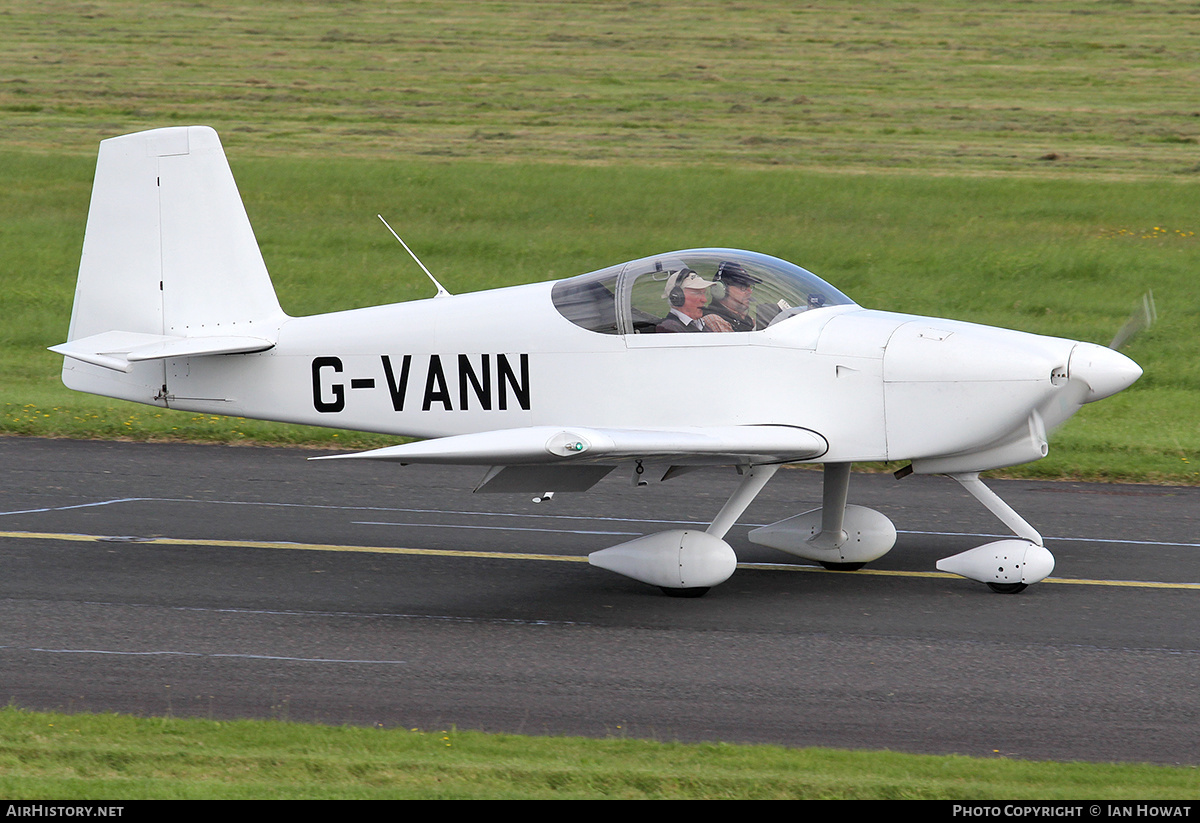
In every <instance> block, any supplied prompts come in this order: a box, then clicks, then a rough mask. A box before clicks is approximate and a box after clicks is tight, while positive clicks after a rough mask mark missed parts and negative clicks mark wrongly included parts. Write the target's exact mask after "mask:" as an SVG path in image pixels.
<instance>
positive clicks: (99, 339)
mask: <svg viewBox="0 0 1200 823" xmlns="http://www.w3.org/2000/svg"><path fill="white" fill-rule="evenodd" d="M274 345H275V343H274V342H272V341H270V340H267V339H265V338H261V337H232V336H223V337H176V336H173V335H166V334H145V333H142V332H131V331H109V332H101V333H100V334H93V335H92V336H90V337H84V338H82V339H80V340H72V341H70V342H69V343H60V344H59V345H57V346H51V347H50V351H52V352H57V353H58V354H61V355H64V356H66V357H70V358H72V359H74V360H81V361H83V362H84V363H91V364H92V365H95V366H103V367H104V368H106V369H113V370H114V371H119V372H128V371H129V369H130V367H131V365H132V364H133V363H137V362H140V361H143V360H167V359H175V358H182V357H206V356H208V355H214V354H251V353H253V352H260V351H266V350H267V349H270V348H272V347H273V346H274Z"/></svg>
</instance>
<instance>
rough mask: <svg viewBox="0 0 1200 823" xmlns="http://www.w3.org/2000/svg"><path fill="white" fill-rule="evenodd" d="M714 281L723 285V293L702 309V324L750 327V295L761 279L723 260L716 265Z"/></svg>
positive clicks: (739, 328) (727, 328) (717, 328)
mask: <svg viewBox="0 0 1200 823" xmlns="http://www.w3.org/2000/svg"><path fill="white" fill-rule="evenodd" d="M715 282H717V283H720V284H721V285H722V286H724V287H725V289H724V292H725V293H724V294H722V295H721V296H720V297H719V298H717V299H715V300H713V302H712V304H711V305H709V307H708V308H706V309H705V310H704V316H703V320H704V326H705V328H706V329H707V330H708V331H754V327H755V324H754V318H753V317H751V316H750V296H751V295H752V294H753V292H754V287H755V286H756V285H758V284H759V283H761V282H762V280H761V279H759V278H757V277H755V276H754V275H752V274H750V272H748V271H746V269H745V268H744V267H743V266H742V264H741V263H736V262H734V261H732V260H726V261H725V262H723V263H721V265H720V266H718V267H717V276H716V278H715ZM718 291H719V290H718Z"/></svg>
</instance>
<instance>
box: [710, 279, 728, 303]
mask: <svg viewBox="0 0 1200 823" xmlns="http://www.w3.org/2000/svg"><path fill="white" fill-rule="evenodd" d="M710 293H711V294H712V297H713V300H724V299H725V284H724V283H722V282H721V281H720V280H718V281H717V284H716V285H715V286H713V287H712V289H711V291H710Z"/></svg>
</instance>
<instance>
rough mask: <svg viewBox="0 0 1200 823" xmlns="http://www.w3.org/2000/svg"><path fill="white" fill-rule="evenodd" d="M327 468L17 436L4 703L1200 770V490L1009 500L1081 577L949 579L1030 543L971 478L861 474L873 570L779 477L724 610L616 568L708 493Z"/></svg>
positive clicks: (615, 478)
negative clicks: (606, 566) (885, 542)
mask: <svg viewBox="0 0 1200 823" xmlns="http://www.w3.org/2000/svg"><path fill="white" fill-rule="evenodd" d="M315 454H317V452H311V451H306V450H298V449H263V448H247V447H221V446H199V445H182V444H144V443H112V442H89V441H55V440H38V439H26V438H0V465H2V466H3V467H4V471H3V473H2V474H0V478H2V479H0V699H5V700H7V701H9V702H11V703H13V704H16V705H20V706H25V707H29V708H39V709H55V710H68V711H120V712H130V713H136V714H143V715H158V714H164V713H172V714H175V715H181V716H182V715H194V716H204V717H218V718H228V717H279V718H288V719H293V720H302V721H315V722H323V723H339V724H340V723H348V724H360V725H384V726H405V727H410V728H423V729H429V730H434V729H439V728H448V727H450V726H457V727H458V728H460V729H462V728H476V729H482V730H486V731H506V732H518V733H527V734H543V733H546V734H576V735H586V736H597V737H604V736H625V737H639V738H652V739H658V740H688V741H695V740H724V741H729V742H760V743H778V744H783V745H787V746H809V745H820V746H834V747H840V748H868V749H893V750H899V751H909V752H927V753H961V754H968V755H977V756H1007V757H1019V758H1034V759H1057V760H1090V761H1148V762H1160V763H1189V764H1197V763H1200V743H1198V741H1200V639H1198V635H1200V632H1198V628H1200V528H1197V522H1198V518H1197V515H1198V514H1200V489H1198V488H1185V487H1162V486H1133V485H1088V484H1078V483H1051V482H1036V481H989V483H990V485H991V486H992V487H993V488H994V489H995V490H996V491H997V492H998V493H999V494H1000V495H1001V496H1002V497H1004V499H1005V500H1006V501H1007V502H1008V503H1009V504H1010V505H1012V506H1013V507H1014V508H1015V509H1016V510H1017V511H1019V512H1021V514H1022V515H1023V516H1025V517H1026V519H1028V520H1029V521H1030V522H1031V523H1032V524H1033V525H1034V526H1035V527H1036V528H1038V529H1039V530H1040V531H1041V532H1042V534H1043V535H1044V536H1045V537H1046V538H1047V546H1048V548H1050V550H1051V551H1052V552H1053V553H1054V554H1055V557H1056V559H1057V567H1056V569H1055V572H1054V574H1053V575H1052V576H1051V578H1050V579H1048V580H1047V581H1045V582H1043V583H1041V584H1038V585H1035V586H1032V587H1030V588H1029V589H1028V590H1027V591H1026V592H1024V593H1022V594H1019V595H998V594H994V593H992V592H991V591H989V590H988V589H987V588H986V587H985V586H983V585H981V584H978V583H973V582H970V581H967V580H963V579H961V578H957V577H954V576H950V575H944V574H940V573H938V572H936V571H935V568H934V564H935V562H936V560H937V559H938V558H941V557H945V556H948V555H950V554H954V553H956V552H959V551H963V550H965V549H968V548H971V547H973V546H976V545H980V544H981V543H984V542H988V540H990V539H995V538H993V537H991V536H992V535H996V536H1006V535H1005V530H1004V527H1003V526H1001V524H999V523H998V522H997V521H996V520H995V519H994V518H992V516H991V515H990V514H989V513H988V512H987V511H986V510H984V509H983V508H982V507H981V506H980V505H979V504H978V503H977V502H976V501H975V500H974V499H972V498H971V497H969V496H968V495H967V494H966V493H965V492H964V491H962V490H961V489H960V488H959V487H958V486H957V484H955V483H954V482H953V481H950V480H948V479H945V478H927V477H909V478H906V479H904V480H899V481H898V480H895V479H893V478H892V477H891V476H890V475H860V474H856V475H855V476H854V477H853V479H852V481H851V489H850V501H851V502H853V503H859V504H862V505H867V506H871V507H873V508H877V509H879V510H880V511H882V512H884V513H885V514H887V515H888V516H889V517H891V518H892V520H893V522H894V523H895V524H896V526H897V528H898V529H899V530H900V536H899V541H898V544H897V546H896V548H895V549H894V550H893V551H892V552H891V553H890V554H888V555H886V556H885V557H883V558H881V559H880V560H879V561H877V562H875V563H873V564H871V565H870V566H869V567H868V568H867V569H864V570H862V571H859V572H849V573H846V572H827V571H824V570H821V569H818V568H815V567H813V566H810V565H807V564H806V563H805V562H804V561H800V560H799V559H797V558H791V557H789V556H788V555H784V554H781V553H778V552H775V551H772V550H770V549H766V548H763V547H759V546H755V545H753V544H751V543H749V542H748V541H747V540H746V532H747V530H748V528H749V527H751V526H754V525H761V524H764V523H770V522H773V521H775V520H779V519H782V518H784V517H787V516H789V515H792V514H795V513H797V512H799V511H803V510H806V509H809V508H813V507H815V506H817V505H819V501H820V480H821V477H820V473H819V472H815V471H803V470H787V471H783V472H780V473H779V474H778V475H777V476H776V478H775V479H774V480H772V482H771V483H770V484H769V485H768V486H767V488H766V490H765V491H764V492H763V493H762V495H760V497H759V498H758V500H756V501H755V503H754V504H753V505H752V506H751V507H750V509H749V510H748V511H747V512H746V514H745V516H744V517H743V518H742V522H741V523H740V524H739V525H738V526H737V527H735V528H734V530H733V531H732V532H731V533H730V535H729V541H730V543H731V545H733V547H734V549H735V550H736V551H737V552H738V556H739V560H740V561H741V565H740V566H739V570H738V571H737V573H736V574H735V575H734V577H733V578H732V579H730V580H729V581H728V582H727V583H725V584H723V585H721V586H719V587H716V588H714V589H713V590H712V591H711V592H710V593H709V594H708V595H706V596H705V597H702V598H699V599H695V600H679V599H674V598H667V597H663V596H662V595H661V594H660V593H659V591H658V590H657V589H655V588H652V587H650V586H645V585H643V584H640V583H637V582H635V581H632V580H628V579H625V578H623V577H620V576H617V575H614V574H612V573H609V572H605V571H602V570H600V569H596V568H593V567H590V566H588V565H587V563H586V555H587V554H588V553H589V552H591V551H595V550H597V549H600V548H604V547H606V546H610V545H614V544H616V543H620V542H623V541H625V540H629V539H632V538H633V537H635V536H637V535H641V534H647V533H651V532H654V531H659V530H664V529H670V528H681V527H683V526H681V525H680V524H696V525H700V526H703V525H705V524H707V522H708V520H709V519H711V517H712V516H713V515H714V514H715V512H716V511H717V510H718V509H719V508H720V506H721V504H722V503H723V502H724V500H725V498H726V497H727V496H728V494H729V493H730V492H731V491H732V490H733V488H734V487H735V486H736V483H737V477H736V475H735V474H734V473H733V472H732V470H724V471H711V472H709V471H704V472H696V473H692V474H688V475H685V476H683V477H680V478H678V479H675V480H671V481H669V482H667V483H662V484H654V485H651V486H648V487H645V488H635V487H634V486H633V485H632V484H631V483H630V477H629V476H628V475H627V474H626V473H625V472H623V471H620V470H619V471H618V472H616V473H614V474H613V475H611V476H610V477H609V478H608V479H606V480H605V481H603V482H602V483H601V484H600V485H598V486H597V487H596V488H595V489H593V490H592V491H591V492H588V493H586V494H580V495H565V494H564V495H559V496H557V497H556V498H555V499H554V500H553V501H550V502H548V503H541V504H534V503H533V502H532V501H531V500H530V496H529V495H473V494H471V493H470V489H471V488H472V487H473V486H474V485H475V482H476V481H477V480H478V479H479V478H478V475H480V472H478V471H474V470H464V469H453V468H434V467H416V466H413V467H407V468H400V467H398V466H395V465H389V464H372V463H369V462H367V461H321V462H307V461H306V460H305V458H306V457H309V456H314V455H315Z"/></svg>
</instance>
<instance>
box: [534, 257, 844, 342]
mask: <svg viewBox="0 0 1200 823" xmlns="http://www.w3.org/2000/svg"><path fill="white" fill-rule="evenodd" d="M551 295H552V298H553V300H554V306H555V308H557V309H558V311H559V312H560V313H561V314H562V315H563V316H564V317H566V318H567V319H568V320H570V321H571V322H572V323H574V324H576V325H578V326H582V327H583V328H585V329H588V330H590V331H594V332H600V333H602V334H667V333H674V332H698V331H704V332H752V331H759V330H761V329H765V328H766V327H767V326H769V325H770V324H771V323H773V322H776V321H778V320H782V319H784V318H786V317H790V316H792V315H794V314H798V313H801V312H805V311H812V310H814V309H820V308H824V307H826V306H844V305H849V304H853V302H854V301H852V300H851V299H850V298H849V297H847V296H846V295H844V294H842V293H841V292H840V291H838V290H837V289H835V288H834V287H833V286H831V285H829V284H828V283H826V282H825V281H824V280H822V279H821V278H819V277H817V276H816V275H815V274H813V273H812V272H810V271H806V270H805V269H802V268H800V267H799V266H796V265H793V264H792V263H788V262H787V261H785V260H780V259H779V258H777V257H770V256H768V255H765V254H758V253H756V252H748V251H736V250H733V249H693V250H690V251H678V252H670V253H668V254H661V255H656V256H653V257H643V258H642V259H641V260H634V261H633V262H630V263H622V264H620V265H617V266H610V267H608V268H606V269H601V270H599V271H594V272H592V273H590V274H583V275H580V276H579V277H572V278H570V279H568V280H560V281H559V282H558V283H556V284H555V285H554V289H553V291H552V293H551Z"/></svg>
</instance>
